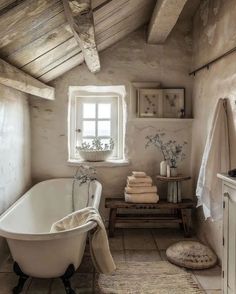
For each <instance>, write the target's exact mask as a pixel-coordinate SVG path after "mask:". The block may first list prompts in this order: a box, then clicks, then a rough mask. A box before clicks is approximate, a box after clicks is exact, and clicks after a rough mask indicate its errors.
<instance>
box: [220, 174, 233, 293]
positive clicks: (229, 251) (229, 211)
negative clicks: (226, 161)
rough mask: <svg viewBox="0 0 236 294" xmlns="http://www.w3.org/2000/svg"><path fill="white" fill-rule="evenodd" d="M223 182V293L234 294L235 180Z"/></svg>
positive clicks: (225, 177)
mask: <svg viewBox="0 0 236 294" xmlns="http://www.w3.org/2000/svg"><path fill="white" fill-rule="evenodd" d="M218 177H219V178H221V179H222V180H223V184H222V190H223V208H224V209H223V215H224V217H223V293H224V294H235V293H236V179H234V178H231V177H228V176H226V175H218Z"/></svg>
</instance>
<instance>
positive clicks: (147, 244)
mask: <svg viewBox="0 0 236 294" xmlns="http://www.w3.org/2000/svg"><path fill="white" fill-rule="evenodd" d="M124 246H125V249H131V250H133V249H134V250H155V249H157V247H156V244H155V241H154V238H153V236H152V233H151V230H150V229H126V230H124Z"/></svg>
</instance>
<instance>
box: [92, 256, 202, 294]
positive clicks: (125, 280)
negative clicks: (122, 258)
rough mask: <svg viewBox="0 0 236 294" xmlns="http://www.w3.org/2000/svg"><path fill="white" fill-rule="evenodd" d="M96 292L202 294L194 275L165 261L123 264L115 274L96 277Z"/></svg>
mask: <svg viewBox="0 0 236 294" xmlns="http://www.w3.org/2000/svg"><path fill="white" fill-rule="evenodd" d="M95 289H96V291H95V293H103V294H121V293H122V294H200V293H205V292H204V291H203V290H201V289H200V288H199V286H198V285H197V283H196V282H195V281H194V280H193V279H192V275H191V274H190V273H187V272H186V271H185V270H183V269H181V268H179V267H176V266H174V265H172V264H170V263H168V262H166V261H159V262H120V263H117V270H116V272H115V273H113V274H112V275H102V274H97V276H96V279H95Z"/></svg>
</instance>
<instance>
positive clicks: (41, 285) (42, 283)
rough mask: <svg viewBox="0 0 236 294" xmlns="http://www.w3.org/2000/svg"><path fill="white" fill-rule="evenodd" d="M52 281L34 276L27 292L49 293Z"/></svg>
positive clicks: (32, 293)
mask: <svg viewBox="0 0 236 294" xmlns="http://www.w3.org/2000/svg"><path fill="white" fill-rule="evenodd" d="M51 283H52V280H51V279H36V278H33V279H32V282H31V283H30V286H29V289H28V291H27V294H48V293H49V292H50V287H51Z"/></svg>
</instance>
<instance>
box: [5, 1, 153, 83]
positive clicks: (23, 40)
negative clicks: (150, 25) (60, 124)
mask: <svg viewBox="0 0 236 294" xmlns="http://www.w3.org/2000/svg"><path fill="white" fill-rule="evenodd" d="M155 3H156V0H92V7H93V14H94V23H95V38H96V43H97V47H98V50H99V51H101V50H104V49H105V48H107V47H109V46H111V45H113V44H114V43H116V42H117V41H119V40H120V39H122V38H124V37H125V36H127V35H128V34H129V33H131V32H132V31H134V30H136V29H137V28H138V27H141V26H142V25H144V24H145V23H147V22H148V21H149V19H150V17H151V14H152V11H153V9H154V6H155ZM0 28H1V30H0V57H1V58H3V59H4V60H6V61H7V62H9V63H10V64H12V65H15V66H16V67H18V68H20V69H22V70H23V71H24V72H26V73H29V74H30V75H32V76H33V77H35V78H37V79H39V80H41V81H43V82H48V81H51V80H53V79H54V78H56V77H58V76H60V75H62V74H63V73H65V72H66V71H68V70H70V69H72V68H73V67H75V66H77V65H79V64H81V63H82V62H83V61H84V57H83V54H82V52H81V49H80V47H79V45H78V43H77V41H76V39H75V38H74V35H73V32H72V31H71V28H70V25H69V24H68V22H67V19H66V16H65V12H64V7H63V2H62V0H17V1H16V0H15V1H14V0H0ZM101 67H102V64H101Z"/></svg>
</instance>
